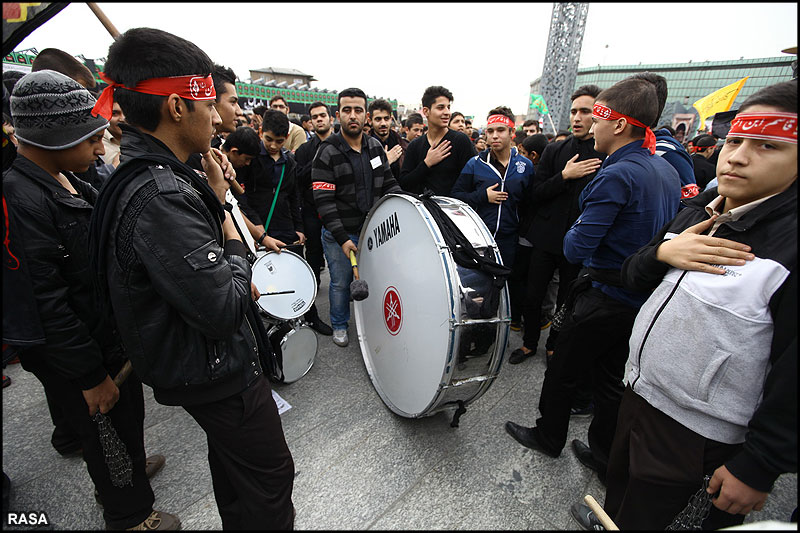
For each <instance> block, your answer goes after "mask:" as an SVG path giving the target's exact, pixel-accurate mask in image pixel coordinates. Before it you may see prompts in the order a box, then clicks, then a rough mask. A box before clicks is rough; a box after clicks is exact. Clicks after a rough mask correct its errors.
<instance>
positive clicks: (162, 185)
mask: <svg viewBox="0 0 800 533" xmlns="http://www.w3.org/2000/svg"><path fill="white" fill-rule="evenodd" d="M165 50H169V53H168V54H166V55H165V54H164V51H165ZM151 57H159V58H160V59H159V61H150V60H148V59H146V58H151ZM212 70H213V63H212V61H211V59H210V58H209V57H208V56H207V55H206V54H205V52H203V51H202V50H200V49H199V48H198V47H197V46H195V45H194V44H193V43H191V42H189V41H186V40H185V39H182V38H180V37H177V36H175V35H172V34H169V33H167V32H164V31H161V30H156V29H152V28H133V29H130V30H128V31H127V32H125V33H124V34H122V35H121V36H120V37H119V38H118V39H117V40H116V41H114V43H113V44H112V45H111V46H110V48H109V51H108V60H107V61H106V64H105V70H104V76H105V79H106V80H108V83H109V84H110V85H109V87H108V88H107V89H106V90H105V91H104V92H103V94H102V95H101V96H100V99H99V100H98V103H97V105H96V106H95V112H96V113H99V114H102V115H103V116H111V106H112V103H113V101H114V100H118V101H119V103H120V106H122V109H123V111H124V112H125V117H126V120H127V122H128V123H127V124H123V125H122V128H123V142H122V156H123V163H122V164H121V165H120V166H119V167H118V168H117V170H116V171H115V173H114V175H113V177H112V178H111V179H109V181H108V182H107V183H106V186H104V187H103V190H102V192H101V193H100V195H99V197H98V200H97V203H96V205H95V209H94V212H93V213H92V220H91V224H90V226H89V236H90V237H89V243H90V266H91V268H92V270H93V271H94V272H96V273H97V276H98V280H97V285H98V287H99V290H100V291H101V298H100V305H101V306H102V308H104V309H108V310H109V311H113V312H114V315H115V317H116V320H117V325H118V328H119V332H120V334H121V336H122V340H123V342H124V345H125V349H126V352H127V355H128V356H129V357H130V360H131V362H132V363H133V370H134V372H135V373H136V375H137V376H138V377H139V378H140V379H141V380H142V381H143V382H144V383H146V384H147V385H149V386H151V387H152V388H153V394H154V396H155V399H156V401H157V402H159V403H161V404H164V405H177V406H181V407H182V408H183V409H184V410H186V411H187V412H188V413H189V414H190V415H191V416H192V417H193V418H194V419H195V420H196V421H197V423H198V424H199V425H200V426H201V427H202V428H203V431H205V433H206V435H207V439H208V462H209V467H210V470H211V477H212V481H213V485H214V496H215V498H216V502H217V506H218V509H219V513H220V516H221V518H222V527H223V528H224V529H291V528H292V526H293V523H294V506H293V505H292V486H293V482H294V462H293V460H292V455H291V453H290V451H289V448H288V446H287V445H286V440H285V439H284V436H283V429H282V426H281V420H280V417H279V415H278V409H277V406H276V405H275V401H274V400H273V399H272V394H271V391H270V386H269V383H268V381H267V378H266V377H265V376H264V375H263V374H264V372H263V370H262V367H261V357H260V353H259V350H262V349H263V347H259V342H260V341H259V340H258V338H257V337H256V334H255V333H254V329H255V328H257V325H255V321H257V320H259V317H258V314H257V312H254V310H253V307H254V306H253V302H252V300H251V282H250V277H251V271H250V265H249V263H248V261H247V258H246V248H245V246H244V244H243V243H242V241H241V238H240V237H239V234H238V232H237V230H236V227H235V226H234V224H233V218H232V216H231V214H230V213H229V212H228V211H227V210H225V209H224V207H223V204H222V203H223V202H224V200H225V193H226V191H227V189H228V182H227V180H226V179H225V177H224V175H223V171H222V168H220V166H219V165H218V164H217V163H216V162H215V161H214V159H213V157H212V156H211V153H210V148H211V146H210V140H211V136H212V134H213V132H214V130H215V127H217V126H218V125H219V124H220V122H221V120H220V117H219V114H218V113H217V111H216V109H215V105H214V104H215V96H216V93H215V91H214V83H213V79H212V77H211V71H212ZM193 153H201V154H203V167H204V170H205V173H206V176H207V180H206V179H204V178H203V177H202V176H200V175H199V174H198V173H197V172H196V171H195V170H194V169H192V168H191V167H189V166H188V165H186V163H185V161H186V160H187V159H188V158H189V155H190V154H193ZM223 163H224V161H223ZM186 445H187V446H196V445H197V443H191V442H188V443H186Z"/></svg>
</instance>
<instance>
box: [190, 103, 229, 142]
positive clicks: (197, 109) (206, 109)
mask: <svg viewBox="0 0 800 533" xmlns="http://www.w3.org/2000/svg"><path fill="white" fill-rule="evenodd" d="M186 117H187V118H186V121H185V122H183V123H182V127H181V130H182V133H183V134H184V138H185V139H186V142H187V147H186V148H187V149H188V150H189V152H190V153H197V154H204V153H206V152H208V151H209V150H210V149H211V138H212V137H213V136H214V132H215V131H216V129H217V128H218V127H219V125H220V124H221V123H222V119H221V118H220V116H219V113H217V108H216V105H215V103H214V102H210V101H197V102H195V103H194V111H188V109H187V113H186ZM189 145H191V146H189Z"/></svg>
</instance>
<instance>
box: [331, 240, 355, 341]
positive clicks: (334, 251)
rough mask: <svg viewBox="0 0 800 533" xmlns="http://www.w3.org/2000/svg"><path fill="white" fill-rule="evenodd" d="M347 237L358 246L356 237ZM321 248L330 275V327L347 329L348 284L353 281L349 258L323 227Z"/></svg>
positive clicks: (348, 309) (348, 310) (348, 311)
mask: <svg viewBox="0 0 800 533" xmlns="http://www.w3.org/2000/svg"><path fill="white" fill-rule="evenodd" d="M348 236H349V237H350V240H351V241H353V243H354V244H355V245H356V246H358V235H353V234H350V235H348ZM322 248H323V249H324V250H325V259H326V260H327V261H328V271H329V273H330V275H331V282H330V285H328V300H329V301H330V305H331V309H330V314H331V327H333V329H347V323H348V322H349V321H350V283H351V282H352V281H353V267H352V265H351V264H350V258H348V257H347V256H346V255H344V252H342V247H341V246H339V243H338V242H336V239H335V238H334V237H333V234H332V233H331V232H330V231H328V230H327V229H325V227H324V226H323V228H322Z"/></svg>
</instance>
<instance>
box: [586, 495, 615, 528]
mask: <svg viewBox="0 0 800 533" xmlns="http://www.w3.org/2000/svg"><path fill="white" fill-rule="evenodd" d="M583 501H585V502H586V505H588V506H589V509H591V510H592V512H593V513H594V515H595V516H596V517H597V519H598V520H600V523H601V524H603V527H604V528H606V531H619V528H618V527H617V524H615V523H614V521H613V520H611V517H610V516H608V514H606V512H605V511H604V510H603V508H602V507H601V506H600V504H599V503H597V500H595V499H594V498H593V497H592V496H591V495H590V494H587V495H586V496H584V497H583Z"/></svg>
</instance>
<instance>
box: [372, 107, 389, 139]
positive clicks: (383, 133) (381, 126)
mask: <svg viewBox="0 0 800 533" xmlns="http://www.w3.org/2000/svg"><path fill="white" fill-rule="evenodd" d="M370 120H371V122H372V130H373V131H374V132H375V133H376V134H377V135H378V137H380V138H381V139H385V138H386V137H388V136H389V128H390V127H391V125H392V114H391V113H389V112H388V111H386V110H385V109H376V110H374V111H373V112H372V117H371V119H370Z"/></svg>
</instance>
